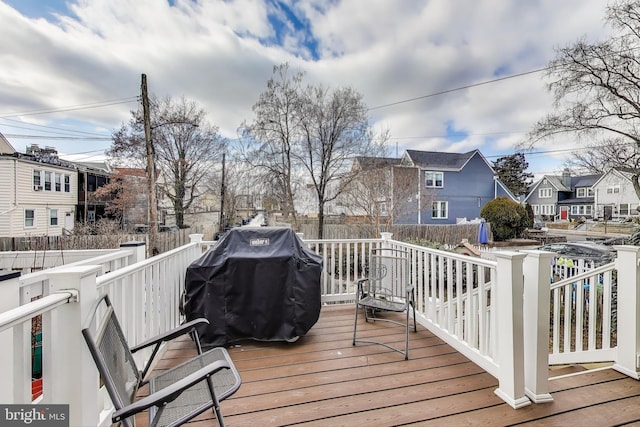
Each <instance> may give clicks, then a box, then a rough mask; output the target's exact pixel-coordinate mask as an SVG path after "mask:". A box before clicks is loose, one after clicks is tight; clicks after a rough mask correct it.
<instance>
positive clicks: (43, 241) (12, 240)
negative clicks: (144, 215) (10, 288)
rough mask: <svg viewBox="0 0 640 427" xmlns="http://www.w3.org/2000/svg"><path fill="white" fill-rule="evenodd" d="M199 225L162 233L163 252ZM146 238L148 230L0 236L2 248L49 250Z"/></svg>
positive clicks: (112, 246) (183, 240)
mask: <svg viewBox="0 0 640 427" xmlns="http://www.w3.org/2000/svg"><path fill="white" fill-rule="evenodd" d="M198 228H199V227H195V228H194V227H192V228H185V229H181V230H178V231H167V232H162V233H158V249H159V251H160V253H163V252H167V251H170V250H171V249H175V248H177V247H179V246H183V245H185V244H187V243H189V242H190V239H189V234H194V233H200V231H199V230H198ZM135 241H137V242H145V244H147V245H148V242H149V236H148V234H144V233H136V234H126V233H114V234H101V235H91V234H89V235H73V234H72V235H63V236H42V235H41V236H28V237H0V251H2V252H6V251H47V250H65V249H117V248H119V247H120V244H121V243H126V242H135Z"/></svg>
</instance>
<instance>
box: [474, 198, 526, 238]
mask: <svg viewBox="0 0 640 427" xmlns="http://www.w3.org/2000/svg"><path fill="white" fill-rule="evenodd" d="M480 216H481V217H482V218H484V219H485V220H486V221H487V222H489V223H490V224H491V231H492V232H493V239H494V240H496V241H503V240H508V239H512V238H514V237H518V236H520V234H521V233H522V232H523V231H524V229H525V228H527V224H528V223H529V217H528V215H527V211H526V209H525V208H524V207H523V206H522V205H521V204H519V203H517V202H514V201H513V200H511V199H508V198H507V197H498V198H496V199H494V200H491V201H490V202H488V203H487V204H486V205H484V207H483V208H482V210H481V211H480Z"/></svg>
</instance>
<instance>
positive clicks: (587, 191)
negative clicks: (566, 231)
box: [524, 169, 602, 221]
mask: <svg viewBox="0 0 640 427" xmlns="http://www.w3.org/2000/svg"><path fill="white" fill-rule="evenodd" d="M601 176H602V175H582V176H571V173H570V172H569V169H565V170H564V171H563V172H562V175H545V176H543V177H542V179H540V180H539V181H537V182H536V183H534V184H533V185H532V186H531V189H530V190H529V194H527V197H526V198H525V200H524V201H525V203H528V204H529V205H531V208H532V209H533V213H534V215H535V216H536V217H537V218H542V219H544V220H547V221H556V220H559V221H569V220H571V219H575V220H577V219H581V218H586V219H592V218H593V216H594V192H593V189H592V186H593V185H594V184H595V183H596V181H598V179H599V178H600V177H601Z"/></svg>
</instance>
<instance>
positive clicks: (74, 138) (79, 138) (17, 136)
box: [4, 133, 112, 141]
mask: <svg viewBox="0 0 640 427" xmlns="http://www.w3.org/2000/svg"><path fill="white" fill-rule="evenodd" d="M4 136H6V137H7V138H12V139H50V140H57V141H60V140H61V141H69V140H70V141H111V140H112V139H111V138H108V137H100V136H48V135H21V134H11V133H5V134H4Z"/></svg>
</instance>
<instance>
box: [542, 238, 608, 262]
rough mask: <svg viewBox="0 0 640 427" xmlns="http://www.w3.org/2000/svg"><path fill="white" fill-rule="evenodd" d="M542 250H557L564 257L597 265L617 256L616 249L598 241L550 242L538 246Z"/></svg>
mask: <svg viewBox="0 0 640 427" xmlns="http://www.w3.org/2000/svg"><path fill="white" fill-rule="evenodd" d="M538 249H539V250H541V251H548V252H555V253H557V254H558V255H559V256H561V257H563V258H569V259H572V260H578V259H584V260H586V261H593V262H595V265H602V264H608V263H610V262H613V260H615V258H616V251H615V249H613V248H612V247H610V246H605V245H600V244H597V243H587V242H585V243H581V242H561V243H549V244H547V245H543V246H540V247H539V248H538Z"/></svg>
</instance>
